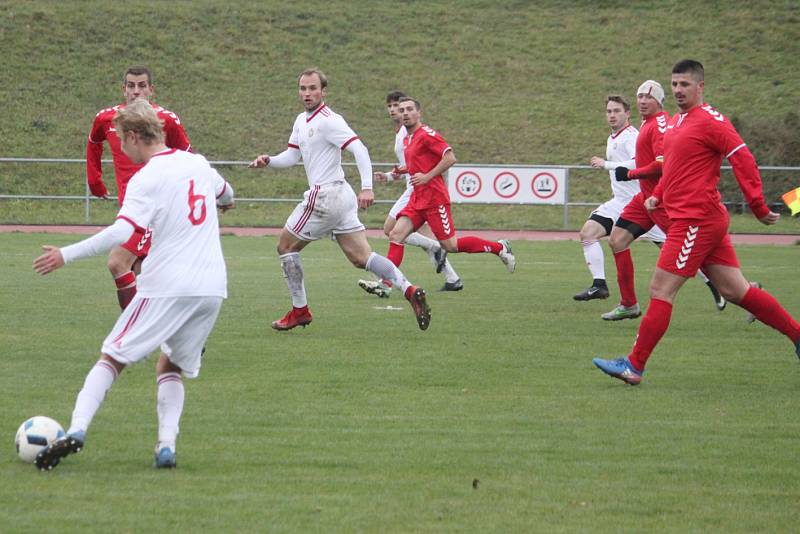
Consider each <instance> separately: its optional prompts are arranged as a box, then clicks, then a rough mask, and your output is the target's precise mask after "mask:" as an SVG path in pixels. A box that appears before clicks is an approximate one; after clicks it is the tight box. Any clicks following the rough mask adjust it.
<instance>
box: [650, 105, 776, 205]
mask: <svg viewBox="0 0 800 534" xmlns="http://www.w3.org/2000/svg"><path fill="white" fill-rule="evenodd" d="M722 158H728V161H729V163H730V164H731V166H733V171H734V174H735V175H736V181H737V182H738V183H739V188H740V189H741V190H742V193H744V196H745V198H746V199H747V202H748V204H749V205H750V209H751V210H752V211H753V213H754V214H755V216H756V217H757V218H759V219H760V218H762V217H763V216H765V215H767V214H768V213H769V208H768V207H767V205H766V203H765V202H764V196H763V194H762V190H761V175H760V174H759V172H758V166H757V165H756V163H755V159H754V158H753V155H752V154H751V153H750V151H749V150H748V149H747V146H746V145H745V143H744V141H742V138H741V137H740V136H739V133H738V132H737V131H736V129H735V128H734V127H733V125H732V124H731V123H730V121H729V120H728V119H726V118H725V117H724V116H723V115H722V114H721V113H720V112H718V111H717V110H715V109H714V108H712V107H711V106H710V105H708V104H702V105H700V106H696V107H694V108H692V109H690V110H689V111H687V112H686V113H680V114H678V115H675V116H674V117H672V118H671V119H670V120H669V123H668V124H667V132H666V134H664V170H663V174H662V176H661V180H660V181H659V183H658V186H657V187H656V191H655V192H654V195H655V196H656V197H657V198H660V199H661V201H662V202H663V205H664V208H665V209H666V210H667V214H668V215H669V218H670V219H705V218H706V217H709V216H719V215H724V216H725V217H727V210H726V209H725V206H723V205H722V202H721V198H722V197H721V195H720V193H719V191H718V190H717V183H718V182H719V174H720V172H719V170H720V166H721V165H722Z"/></svg>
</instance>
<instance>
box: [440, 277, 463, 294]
mask: <svg viewBox="0 0 800 534" xmlns="http://www.w3.org/2000/svg"><path fill="white" fill-rule="evenodd" d="M462 289H464V282H462V281H461V278H459V279H458V280H456V281H455V282H445V284H444V285H443V286H442V287H441V289H439V291H461V290H462Z"/></svg>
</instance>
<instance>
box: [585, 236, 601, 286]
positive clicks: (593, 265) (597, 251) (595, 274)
mask: <svg viewBox="0 0 800 534" xmlns="http://www.w3.org/2000/svg"><path fill="white" fill-rule="evenodd" d="M581 244H582V245H583V257H584V258H586V265H588V266H589V272H590V273H592V278H594V279H598V278H599V279H600V280H605V279H606V264H605V257H604V256H603V247H602V246H600V241H581Z"/></svg>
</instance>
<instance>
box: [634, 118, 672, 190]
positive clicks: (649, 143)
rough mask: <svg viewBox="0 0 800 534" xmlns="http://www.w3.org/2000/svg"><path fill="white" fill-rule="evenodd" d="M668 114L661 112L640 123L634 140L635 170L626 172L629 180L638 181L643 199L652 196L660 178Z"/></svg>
mask: <svg viewBox="0 0 800 534" xmlns="http://www.w3.org/2000/svg"><path fill="white" fill-rule="evenodd" d="M667 121H669V113H667V112H666V111H662V112H661V113H657V114H655V115H653V116H651V117H647V119H645V120H644V121H642V126H641V127H640V128H639V137H637V138H636V168H635V169H632V170H631V171H629V172H628V176H629V177H630V178H634V179H638V180H639V187H640V188H641V190H642V194H643V195H644V198H647V197H649V196H651V195H652V194H653V190H654V189H655V188H656V184H657V183H658V179H659V178H660V177H661V165H662V163H663V161H664V133H665V132H666V131H667Z"/></svg>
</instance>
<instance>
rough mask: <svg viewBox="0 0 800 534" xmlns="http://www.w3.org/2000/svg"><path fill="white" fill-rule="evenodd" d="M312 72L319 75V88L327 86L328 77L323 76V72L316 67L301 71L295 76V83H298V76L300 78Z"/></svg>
mask: <svg viewBox="0 0 800 534" xmlns="http://www.w3.org/2000/svg"><path fill="white" fill-rule="evenodd" d="M313 74H316V75H317V76H319V85H320V89H325V88H326V87H328V77H327V76H325V73H324V72H322V71H321V70H319V69H318V68H317V67H311V68H310V69H306V70H304V71H303V72H301V73H300V76H298V77H297V83H300V78H302V77H303V76H311V75H313Z"/></svg>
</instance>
